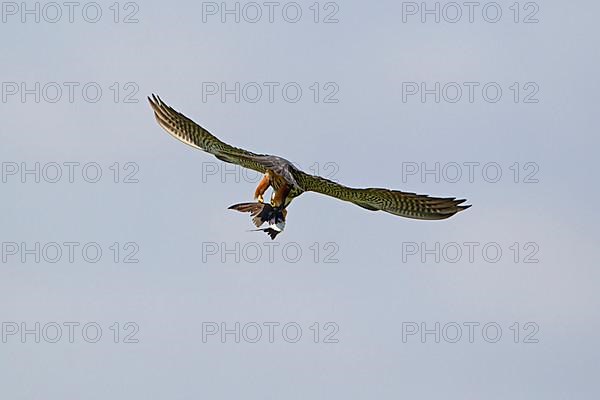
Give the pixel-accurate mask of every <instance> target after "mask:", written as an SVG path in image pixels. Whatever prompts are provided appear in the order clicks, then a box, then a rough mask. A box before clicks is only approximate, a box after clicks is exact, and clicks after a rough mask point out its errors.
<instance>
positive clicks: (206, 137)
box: [148, 95, 269, 173]
mask: <svg viewBox="0 0 600 400" xmlns="http://www.w3.org/2000/svg"><path fill="white" fill-rule="evenodd" d="M148 101H149V102H150V106H151V107H152V109H153V110H154V116H155V117H156V121H157V122H158V124H159V125H160V126H161V127H162V128H163V129H164V130H165V131H167V132H168V133H169V134H171V136H173V137H174V138H176V139H178V140H180V141H182V142H183V143H185V144H187V145H190V146H192V147H194V148H196V149H200V150H204V151H206V152H208V153H210V154H213V155H214V156H215V157H217V158H218V159H219V160H221V161H225V162H229V163H233V164H237V165H239V166H241V167H244V168H249V169H253V170H255V171H258V172H260V173H264V172H265V171H266V170H267V167H265V165H264V163H261V162H260V159H261V157H269V156H266V155H262V154H255V153H252V152H250V151H247V150H243V149H240V148H237V147H233V146H230V145H228V144H227V143H225V142H222V141H221V140H219V139H217V138H216V137H215V136H214V135H212V134H211V133H210V132H209V131H207V130H206V129H204V128H203V127H201V126H200V125H198V124H197V123H195V122H194V121H192V120H191V119H189V118H188V117H186V116H185V115H183V114H181V113H179V112H177V111H175V110H174V109H173V108H171V107H169V106H168V105H166V104H165V103H164V102H163V101H162V100H161V99H160V97H158V96H155V95H152V97H148Z"/></svg>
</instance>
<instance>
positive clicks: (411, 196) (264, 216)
mask: <svg viewBox="0 0 600 400" xmlns="http://www.w3.org/2000/svg"><path fill="white" fill-rule="evenodd" d="M148 101H149V102H150V107H152V110H153V111H154V117H155V118H156V121H157V122H158V124H159V125H160V126H161V127H162V128H163V129H164V130H166V131H167V132H168V133H169V134H171V135H172V136H173V137H175V138H176V139H178V140H180V141H182V142H183V143H185V144H187V145H189V146H192V147H194V148H196V149H199V150H203V151H205V152H207V153H210V154H212V155H214V156H215V157H217V158H218V159H219V160H221V161H224V162H227V163H232V164H236V165H239V166H241V167H243V168H249V169H252V170H254V171H258V172H260V173H261V174H264V175H263V178H262V179H261V181H260V182H259V183H258V187H257V188H256V190H255V191H254V198H255V199H256V200H257V202H256V203H242V204H236V205H233V206H231V207H230V209H233V210H237V211H241V212H250V213H251V215H252V219H253V221H254V224H255V225H256V226H257V227H260V226H262V224H264V223H268V224H269V225H268V227H267V228H260V229H258V230H262V231H264V232H266V233H267V234H268V235H269V236H270V237H271V238H272V239H274V238H275V237H276V236H277V235H278V234H279V233H281V231H283V227H284V226H285V220H286V217H287V209H286V208H287V206H288V205H289V204H290V203H291V202H292V200H293V199H295V198H296V197H298V196H300V195H301V194H302V193H304V192H317V193H320V194H324V195H326V196H330V197H334V198H336V199H339V200H343V201H346V202H350V203H353V204H356V205H357V206H359V207H362V208H364V209H366V210H369V211H383V212H386V213H389V214H393V215H398V216H400V217H405V218H413V219H423V220H439V219H446V218H449V217H451V216H453V215H454V214H456V213H458V212H460V211H463V210H466V209H467V208H469V207H471V206H470V205H463V203H464V202H465V200H464V199H456V198H454V197H430V196H427V195H422V194H416V193H408V192H401V191H399V190H391V189H384V188H365V189H362V188H351V187H348V186H344V185H340V184H339V183H337V182H333V181H331V180H329V179H325V178H322V177H320V176H316V175H311V174H307V173H306V172H304V171H302V170H300V169H299V168H297V167H296V166H295V165H294V164H292V163H291V162H289V161H288V160H286V159H285V158H282V157H278V156H272V155H268V154H257V153H253V152H250V151H247V150H243V149H240V148H238V147H234V146H231V145H229V144H227V143H225V142H222V141H221V140H219V139H218V138H217V137H215V136H214V135H212V134H211V133H210V132H209V131H207V130H206V129H204V128H203V127H201V126H200V125H198V124H197V123H195V122H194V121H192V120H191V119H189V118H188V117H186V116H185V115H183V114H181V113H180V112H178V111H176V110H174V109H173V108H171V107H169V106H168V105H167V104H165V103H164V102H163V101H162V100H161V99H160V98H159V97H158V96H155V95H152V97H151V98H150V97H149V98H148ZM375 165H376V164H375ZM269 187H272V188H273V194H272V196H271V204H266V203H265V202H264V199H263V195H264V193H265V192H266V191H267V189H269ZM259 222H260V224H259Z"/></svg>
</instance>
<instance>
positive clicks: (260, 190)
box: [254, 174, 271, 203]
mask: <svg viewBox="0 0 600 400" xmlns="http://www.w3.org/2000/svg"><path fill="white" fill-rule="evenodd" d="M269 186H271V179H270V178H269V174H265V175H264V176H263V178H262V179H261V180H260V182H258V186H257V187H256V190H255V191H254V198H255V199H256V200H257V201H258V202H259V203H264V202H265V200H264V197H263V195H264V194H265V192H266V191H267V189H268V188H269Z"/></svg>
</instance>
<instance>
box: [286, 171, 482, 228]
mask: <svg viewBox="0 0 600 400" xmlns="http://www.w3.org/2000/svg"><path fill="white" fill-rule="evenodd" d="M294 177H295V178H296V181H297V182H298V185H299V186H300V187H301V188H302V189H303V190H305V191H310V192H317V193H321V194H325V195H327V196H331V197H335V198H336V199H340V200H344V201H349V202H351V203H354V204H356V205H358V206H361V207H362V208H366V209H367V210H371V211H385V212H387V213H390V214H394V215H399V216H401V217H406V218H414V219H429V220H434V219H446V218H449V217H451V216H453V215H454V214H456V213H457V212H459V211H462V210H465V209H467V208H469V207H471V206H470V205H465V206H461V205H460V204H462V203H463V202H465V200H461V199H459V200H457V199H455V198H453V197H448V198H438V197H429V196H427V195H420V194H416V193H407V192H401V191H398V190H390V189H381V188H366V189H355V188H350V187H347V186H344V185H340V184H339V183H336V182H333V181H330V180H328V179H325V178H322V177H320V176H315V175H310V174H307V173H305V172H302V171H299V170H295V171H294Z"/></svg>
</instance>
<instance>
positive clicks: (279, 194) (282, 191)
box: [271, 184, 291, 207]
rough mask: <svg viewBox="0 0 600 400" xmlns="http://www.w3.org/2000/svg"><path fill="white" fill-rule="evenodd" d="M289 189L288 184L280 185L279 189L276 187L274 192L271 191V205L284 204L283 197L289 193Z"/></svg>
mask: <svg viewBox="0 0 600 400" xmlns="http://www.w3.org/2000/svg"><path fill="white" fill-rule="evenodd" d="M290 191H291V188H290V187H289V186H288V185H286V184H284V185H281V186H280V187H279V189H277V190H276V191H275V193H273V197H271V205H272V206H273V207H279V206H280V205H282V204H284V201H285V198H286V197H287V195H288V194H289V193H290Z"/></svg>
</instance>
